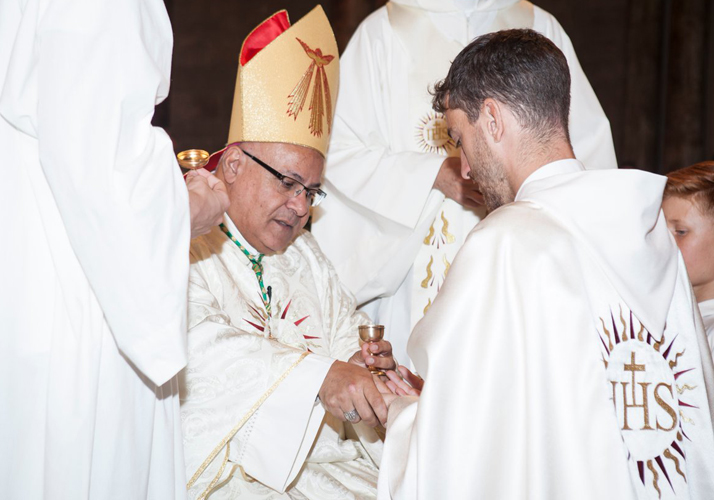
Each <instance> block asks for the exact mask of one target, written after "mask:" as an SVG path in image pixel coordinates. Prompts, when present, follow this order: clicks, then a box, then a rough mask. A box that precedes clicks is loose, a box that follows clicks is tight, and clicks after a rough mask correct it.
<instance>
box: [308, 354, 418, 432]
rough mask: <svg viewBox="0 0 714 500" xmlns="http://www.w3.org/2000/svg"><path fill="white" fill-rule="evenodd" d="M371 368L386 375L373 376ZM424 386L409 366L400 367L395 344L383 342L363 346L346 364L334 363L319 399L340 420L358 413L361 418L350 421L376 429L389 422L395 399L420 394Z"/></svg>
mask: <svg viewBox="0 0 714 500" xmlns="http://www.w3.org/2000/svg"><path fill="white" fill-rule="evenodd" d="M370 366H373V367H376V368H379V369H381V370H383V371H385V372H386V374H387V375H386V376H383V377H379V376H376V375H372V373H371V372H370V371H369V370H368V369H367V368H368V367H370ZM397 370H398V371H397ZM422 384H423V382H422V381H421V379H420V378H418V377H417V376H416V375H413V374H412V373H411V372H410V371H409V370H408V369H407V368H406V367H403V366H399V367H397V364H396V362H395V360H394V357H393V356H392V345H391V344H390V343H389V342H388V341H386V340H381V341H379V342H371V343H364V344H362V347H361V349H360V350H359V351H357V352H356V353H354V354H353V355H352V357H350V359H349V361H348V362H346V363H345V362H343V361H335V362H334V363H333V364H332V366H331V367H330V370H329V371H328V372H327V376H326V377H325V380H324V382H323V383H322V387H321V388H320V393H319V396H320V401H321V402H322V405H323V406H324V407H325V410H327V411H328V412H330V413H331V414H332V415H334V416H335V417H337V418H339V419H340V420H342V421H345V420H347V418H346V415H345V414H346V413H347V414H349V413H350V412H352V411H353V410H356V412H357V414H358V417H357V418H354V419H350V422H352V423H357V422H359V421H360V420H361V421H363V422H364V423H366V424H367V425H369V426H371V427H375V426H377V425H379V424H382V425H385V424H386V423H387V410H388V408H389V405H390V404H391V402H392V401H393V400H394V399H395V398H397V397H399V396H403V395H407V394H410V395H418V394H419V392H420V391H421V387H422ZM353 414H354V413H353Z"/></svg>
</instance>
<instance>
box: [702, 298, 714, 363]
mask: <svg viewBox="0 0 714 500" xmlns="http://www.w3.org/2000/svg"><path fill="white" fill-rule="evenodd" d="M699 312H700V313H701V314H702V321H703V322H704V330H706V332H707V339H708V340H709V348H710V349H711V352H712V357H714V299H711V300H705V301H703V302H700V303H699Z"/></svg>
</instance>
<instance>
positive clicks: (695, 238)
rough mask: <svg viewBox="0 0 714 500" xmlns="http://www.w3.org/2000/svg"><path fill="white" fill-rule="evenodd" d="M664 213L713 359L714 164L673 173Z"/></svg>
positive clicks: (713, 162)
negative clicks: (696, 304)
mask: <svg viewBox="0 0 714 500" xmlns="http://www.w3.org/2000/svg"><path fill="white" fill-rule="evenodd" d="M662 209H663V210H664V215H665V217H666V218H667V226H668V227H669V230H670V231H671V232H672V234H673V235H674V239H675V240H676V241H677V245H678V246H679V249H680V251H681V252H682V257H683V258H684V263H685V264H686V266H687V273H688V274H689V280H690V281H691V282H692V288H693V289H694V295H695V297H696V299H697V302H698V303H699V310H700V312H701V313H702V319H703V320H704V328H705V329H706V331H707V338H708V341H709V347H710V349H711V350H712V354H713V355H714V161H704V162H701V163H696V164H694V165H692V166H689V167H686V168H682V169H679V170H675V171H674V172H670V173H669V174H668V175H667V187H666V188H665V190H664V202H663V203H662Z"/></svg>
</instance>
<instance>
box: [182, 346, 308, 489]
mask: <svg viewBox="0 0 714 500" xmlns="http://www.w3.org/2000/svg"><path fill="white" fill-rule="evenodd" d="M308 354H310V353H309V352H308V351H305V352H303V353H302V354H301V355H300V357H299V358H298V359H297V361H295V362H294V363H293V364H292V365H290V367H289V368H288V369H287V370H285V372H284V373H283V374H282V375H280V377H279V378H278V379H277V380H276V381H275V383H274V384H273V385H272V386H271V387H270V389H268V390H267V391H265V393H264V394H263V395H262V396H260V398H259V399H258V401H256V402H255V404H254V405H253V406H252V407H251V409H250V410H248V413H246V414H245V415H243V418H241V419H240V422H238V423H237V424H236V426H235V427H233V429H231V431H230V432H229V433H228V434H227V435H226V437H224V438H223V439H222V440H221V442H220V443H218V446H216V447H215V448H214V449H213V451H212V452H211V453H210V454H209V455H208V457H207V458H206V460H204V461H203V463H202V464H201V466H200V467H199V468H198V470H197V471H196V472H195V474H194V475H193V476H192V477H191V479H190V480H189V481H188V484H186V491H188V490H189V489H191V487H192V486H193V485H194V484H195V483H196V481H197V480H198V478H199V477H201V474H203V473H204V472H205V470H206V469H207V468H208V466H209V465H211V462H213V460H214V459H215V458H216V457H217V456H218V454H219V453H220V451H221V450H222V449H223V448H224V447H225V448H226V455H225V457H224V458H223V463H222V464H221V467H220V469H219V471H218V474H217V475H216V477H214V478H213V480H212V481H211V484H209V485H208V488H206V489H205V490H204V492H203V493H201V495H200V496H199V497H198V499H199V500H203V499H204V498H206V497H207V496H208V495H209V494H210V493H211V490H212V489H213V487H214V486H215V484H216V483H217V482H218V480H219V479H220V477H221V475H222V474H223V471H224V470H225V468H226V464H227V463H228V453H229V452H230V445H229V442H230V440H231V439H233V436H235V435H236V434H237V433H238V431H239V430H240V428H241V427H243V425H244V424H245V423H246V422H247V421H248V419H249V418H250V417H252V416H253V414H254V413H255V412H256V411H257V410H258V408H260V405H262V404H263V403H265V400H266V399H268V397H269V396H270V395H271V394H272V393H273V392H275V389H277V388H278V386H279V385H280V384H281V383H282V381H283V380H285V378H286V377H287V376H288V374H289V373H290V372H291V371H293V369H294V368H295V367H296V366H297V365H299V364H300V362H301V361H302V360H303V359H305V357H306V356H307V355H308ZM234 471H235V469H234V470H233V471H231V475H232V474H233V472H234ZM222 484H223V483H221V485H222Z"/></svg>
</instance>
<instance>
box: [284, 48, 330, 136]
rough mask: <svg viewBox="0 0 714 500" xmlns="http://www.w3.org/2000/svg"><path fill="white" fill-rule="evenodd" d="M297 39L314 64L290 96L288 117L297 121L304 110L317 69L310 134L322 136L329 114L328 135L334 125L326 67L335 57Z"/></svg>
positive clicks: (311, 64) (311, 99)
mask: <svg viewBox="0 0 714 500" xmlns="http://www.w3.org/2000/svg"><path fill="white" fill-rule="evenodd" d="M295 39H296V40H297V41H298V42H300V45H302V48H303V49H304V50H305V53H306V54H307V56H308V57H309V58H310V59H312V62H311V63H310V66H309V67H308V68H307V70H305V73H303V75H302V77H301V78H300V81H299V82H298V83H297V85H295V88H294V89H293V90H292V92H291V93H290V95H289V96H288V116H292V117H294V119H295V120H297V117H298V114H299V113H300V111H302V108H303V106H304V105H305V100H306V99H307V93H308V92H309V90H310V82H311V81H312V74H313V73H315V69H316V68H317V75H315V85H313V87H312V97H310V108H309V109H310V125H309V127H310V132H311V133H312V134H313V135H314V136H316V137H320V136H322V119H323V117H324V116H325V114H327V132H328V133H329V132H330V127H331V123H332V98H331V95H330V85H329V83H328V81H327V74H326V73H325V66H327V65H328V64H330V62H331V61H332V60H333V59H334V58H335V56H330V55H323V54H322V51H321V50H320V49H319V48H318V49H315V50H312V49H311V48H310V47H308V45H307V44H306V43H305V42H303V41H302V40H300V39H299V38H295ZM323 89H324V90H323Z"/></svg>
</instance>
